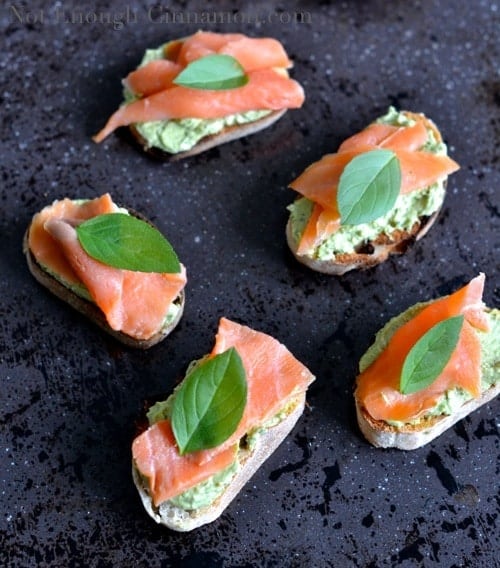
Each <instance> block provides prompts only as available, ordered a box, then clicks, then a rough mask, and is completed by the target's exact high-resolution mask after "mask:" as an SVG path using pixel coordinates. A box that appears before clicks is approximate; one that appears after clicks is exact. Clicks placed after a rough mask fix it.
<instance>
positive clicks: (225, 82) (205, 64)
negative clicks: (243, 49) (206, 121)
mask: <svg viewBox="0 0 500 568" xmlns="http://www.w3.org/2000/svg"><path fill="white" fill-rule="evenodd" d="M173 82H174V83H175V84H176V85H181V86H183V87H189V88H190V89H204V90H215V91H220V90H225V89H235V88H237V87H242V86H243V85H246V84H247V83H248V76H247V74H246V73H245V70H244V69H243V67H242V66H241V65H240V63H239V62H238V61H237V60H236V59H235V58H234V57H232V56H231V55H224V54H214V55H206V56H205V57H200V58H199V59H195V60H194V61H192V62H191V63H189V65H187V66H186V67H185V68H184V69H183V70H182V71H181V72H180V73H179V74H178V75H177V77H176V78H175V79H174V81H173Z"/></svg>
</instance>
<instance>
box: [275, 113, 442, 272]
mask: <svg viewBox="0 0 500 568" xmlns="http://www.w3.org/2000/svg"><path fill="white" fill-rule="evenodd" d="M401 112H403V114H405V115H406V116H407V117H408V118H411V119H414V120H423V122H424V124H425V127H426V128H427V129H429V130H432V132H433V134H434V136H435V138H436V141H437V142H441V141H442V136H441V133H440V131H439V129H438V128H437V126H436V125H435V124H434V122H433V121H432V120H431V119H429V118H427V117H426V116H424V115H423V114H421V113H414V112H409V111H401ZM445 188H446V181H445ZM440 210H441V207H439V208H438V209H437V210H436V211H435V212H434V213H433V214H432V215H430V216H426V217H421V218H420V219H419V222H418V223H415V225H414V226H413V227H412V228H411V230H410V231H395V232H394V233H393V234H392V235H390V236H389V237H386V236H385V235H379V237H378V238H377V239H374V240H373V241H368V243H366V244H367V245H370V246H371V248H372V252H370V253H365V252H359V253H358V252H353V253H347V254H342V255H338V256H337V257H335V258H332V259H327V260H321V259H319V258H315V257H314V256H311V255H309V254H301V255H299V254H297V249H298V243H297V242H296V241H295V239H294V237H293V231H292V223H291V218H289V219H288V223H287V225H286V240H287V244H288V246H289V248H290V250H291V251H292V253H293V255H294V257H295V258H296V259H297V260H298V261H299V262H300V263H301V264H304V265H305V266H307V267H308V268H310V269H312V270H315V271H316V272H322V273H323V274H330V275H333V276H341V275H342V274H345V273H346V272H349V271H350V270H365V269H368V268H371V267H373V266H376V265H377V264H380V263H382V262H384V261H386V260H387V259H388V257H389V256H390V255H393V254H403V253H405V252H406V251H407V250H408V248H409V247H410V246H411V245H412V244H413V243H415V242H416V241H418V240H420V239H421V238H422V237H423V236H424V235H426V234H427V232H428V231H429V229H430V228H431V227H432V225H433V224H434V222H435V221H436V219H437V217H438V216H439V212H440Z"/></svg>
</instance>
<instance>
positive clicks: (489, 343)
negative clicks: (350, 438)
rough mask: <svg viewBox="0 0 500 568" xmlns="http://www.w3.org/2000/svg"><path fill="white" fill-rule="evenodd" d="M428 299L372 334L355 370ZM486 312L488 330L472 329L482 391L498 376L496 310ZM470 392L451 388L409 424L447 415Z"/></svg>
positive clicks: (363, 366)
mask: <svg viewBox="0 0 500 568" xmlns="http://www.w3.org/2000/svg"><path fill="white" fill-rule="evenodd" d="M429 303H430V302H424V303H419V304H415V305H414V306H411V307H410V308H408V309H407V310H406V311H404V312H403V313H402V314H399V315H398V316H396V317H394V318H392V319H391V320H389V321H388V322H387V324H386V325H385V326H384V327H383V328H382V329H381V330H380V331H378V333H377V334H376V336H375V342H374V343H373V345H371V346H370V347H369V348H368V350H367V351H366V353H365V354H364V355H363V356H362V357H361V360H360V362H359V370H360V372H361V373H362V372H363V371H364V370H365V369H367V368H368V367H369V366H370V365H371V364H372V363H373V362H374V361H375V359H377V357H378V356H379V355H380V354H381V353H382V351H383V350H384V349H385V348H386V347H387V345H388V344H389V341H390V340H391V337H392V336H393V335H394V333H395V332H396V330H397V329H398V328H399V327H401V326H402V325H404V324H405V323H406V322H408V321H410V320H411V319H413V318H414V317H415V316H416V315H417V314H418V313H419V312H420V311H421V310H422V309H423V308H424V307H425V306H427V305H428V304H429ZM486 315H487V317H488V322H489V328H490V329H489V331H488V332H485V331H481V330H479V329H476V330H475V331H476V333H477V334H478V336H479V340H480V342H481V390H482V391H483V392H484V391H486V390H488V389H489V388H490V387H492V386H493V385H495V384H496V383H497V382H498V381H499V379H500V310H497V309H491V310H490V309H487V310H486ZM471 399H472V396H471V395H470V394H469V393H468V392H467V391H465V390H463V389H462V388H459V387H457V388H453V389H450V390H448V391H446V392H445V393H443V395H442V396H441V398H440V399H439V401H438V402H437V404H436V406H435V407H434V408H432V409H430V410H429V411H427V413H426V414H425V415H424V416H422V417H420V418H418V419H416V420H413V421H411V422H409V424H412V425H415V424H418V423H419V422H421V421H423V420H425V419H427V418H429V417H432V416H441V415H450V414H453V413H455V412H456V411H457V410H458V409H459V408H460V407H461V406H462V405H463V404H465V403H466V402H467V401H469V400H471ZM388 424H391V425H392V426H397V427H401V426H403V425H404V423H403V422H398V421H388Z"/></svg>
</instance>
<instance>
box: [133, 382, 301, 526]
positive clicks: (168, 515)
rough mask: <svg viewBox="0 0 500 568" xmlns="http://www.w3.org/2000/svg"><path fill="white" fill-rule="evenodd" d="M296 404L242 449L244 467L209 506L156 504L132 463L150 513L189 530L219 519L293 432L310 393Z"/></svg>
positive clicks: (135, 480) (170, 524) (168, 523)
mask: <svg viewBox="0 0 500 568" xmlns="http://www.w3.org/2000/svg"><path fill="white" fill-rule="evenodd" d="M294 400H295V407H294V408H293V410H292V411H291V412H290V413H289V414H288V416H287V417H286V418H285V419H283V420H282V421H281V422H280V423H279V424H277V425H276V426H273V427H271V428H269V429H268V430H266V431H265V432H263V433H262V434H261V435H260V436H259V437H258V439H257V441H256V445H255V447H254V449H253V450H240V463H241V467H240V469H239V471H238V472H237V474H236V475H235V476H234V478H233V479H232V481H231V483H230V484H229V485H228V487H227V488H226V490H225V491H224V493H223V494H222V495H221V496H220V497H219V498H218V499H217V500H216V501H215V502H214V503H212V504H211V505H210V506H209V507H204V508H203V509H200V510H195V511H190V512H187V511H184V510H183V509H180V508H178V507H175V506H174V505H172V504H170V503H168V502H167V503H163V504H161V505H160V507H159V508H158V507H155V506H154V505H153V502H152V500H151V497H150V495H149V492H148V488H147V483H145V482H144V480H143V478H142V476H141V475H140V473H139V472H138V470H137V468H136V467H135V464H134V463H133V462H132V477H133V480H134V484H135V486H136V487H137V490H138V492H139V495H140V498H141V501H142V504H143V506H144V508H145V510H146V511H147V513H148V514H149V515H150V516H151V517H152V518H153V519H154V520H155V521H156V522H157V523H160V524H162V525H165V526H166V527H168V528H169V529H172V530H175V531H180V532H185V531H191V530H193V529H196V528H198V527H200V526H202V525H205V524H207V523H211V522H212V521H214V520H216V519H217V518H218V517H219V516H220V515H221V514H222V513H223V511H224V510H225V509H226V507H227V506H228V505H229V504H230V503H231V501H232V500H233V499H234V498H235V497H236V496H237V495H238V493H239V492H240V490H241V489H242V488H243V486H244V485H245V484H246V483H247V481H248V480H249V479H250V478H251V477H252V476H253V474H254V473H255V472H256V471H257V470H258V469H259V468H260V467H261V465H262V464H263V463H264V461H265V460H266V459H267V458H268V457H269V456H270V455H271V454H272V453H273V452H274V451H275V450H276V449H277V448H278V446H279V445H280V444H281V443H282V442H283V440H284V439H285V438H286V437H287V436H288V434H289V433H290V432H291V430H292V429H293V427H294V426H295V424H296V423H297V421H298V419H299V418H300V416H301V415H302V413H303V411H304V406H305V400H306V394H305V392H302V393H300V394H298V395H296V396H295V397H294Z"/></svg>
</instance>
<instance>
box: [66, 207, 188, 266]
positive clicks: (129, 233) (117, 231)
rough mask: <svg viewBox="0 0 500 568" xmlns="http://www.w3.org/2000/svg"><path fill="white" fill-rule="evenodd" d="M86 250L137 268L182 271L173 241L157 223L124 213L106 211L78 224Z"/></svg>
mask: <svg viewBox="0 0 500 568" xmlns="http://www.w3.org/2000/svg"><path fill="white" fill-rule="evenodd" d="M76 233H77V235H78V240H79V241H80V244H81V245H82V248H83V250H84V251H85V252H86V253H87V254H88V255H89V256H91V257H92V258H94V259H96V260H98V261H100V262H102V263H103V264H106V265H108V266H112V267H114V268H121V269H125V270H134V271H137V272H159V273H166V272H168V273H177V272H180V269H181V268H180V263H179V259H178V258H177V255H176V254H175V251H174V249H173V248H172V245H171V244H170V243H169V242H168V241H167V239H165V237H164V236H163V235H162V234H161V233H160V232H159V231H158V230H157V229H155V228H154V227H152V226H151V225H149V224H148V223H146V222H145V221H142V220H140V219H137V217H133V216H132V215H127V214H125V213H106V214H104V215H98V216H96V217H92V218H91V219H88V220H87V221H84V222H83V223H81V224H80V225H79V226H78V227H77V228H76Z"/></svg>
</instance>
